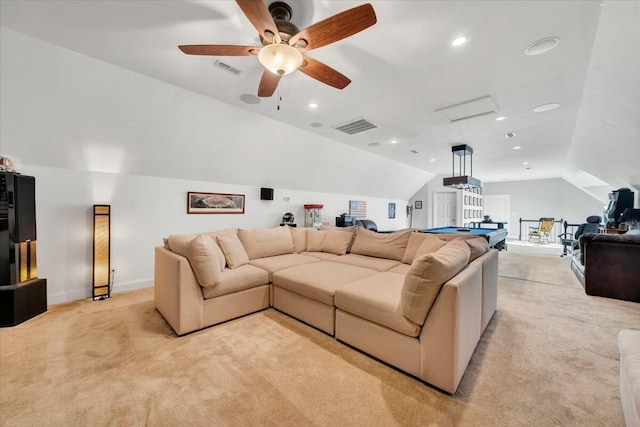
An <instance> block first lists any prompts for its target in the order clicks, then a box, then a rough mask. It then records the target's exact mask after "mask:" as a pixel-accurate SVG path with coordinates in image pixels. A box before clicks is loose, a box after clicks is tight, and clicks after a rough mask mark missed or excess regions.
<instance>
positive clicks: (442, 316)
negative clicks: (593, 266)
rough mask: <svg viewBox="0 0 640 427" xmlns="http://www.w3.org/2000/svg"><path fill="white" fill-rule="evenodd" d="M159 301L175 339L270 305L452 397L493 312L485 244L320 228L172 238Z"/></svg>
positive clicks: (158, 281) (491, 253)
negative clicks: (173, 331)
mask: <svg viewBox="0 0 640 427" xmlns="http://www.w3.org/2000/svg"><path fill="white" fill-rule="evenodd" d="M154 279H155V280H154V281H155V284H154V289H155V291H154V293H155V305H156V307H157V309H158V311H159V312H160V313H161V314H162V315H163V316H164V318H165V319H166V320H167V322H168V323H169V324H170V325H171V327H172V328H173V329H174V330H175V332H176V333H177V334H178V335H183V334H186V333H189V332H193V331H196V330H199V329H202V328H204V327H207V326H211V325H215V324H217V323H221V322H224V321H227V320H230V319H233V318H236V317H239V316H243V315H246V314H249V313H253V312H256V311H259V310H262V309H266V308H269V307H273V308H275V309H277V310H279V311H281V312H284V313H286V314H288V315H290V316H292V317H294V318H297V319H299V320H301V321H303V322H305V323H307V324H309V325H312V326H314V327H316V328H318V329H320V330H322V331H324V332H326V333H327V334H329V335H332V336H335V338H337V339H338V340H340V341H342V342H344V343H346V344H348V345H350V346H353V347H355V348H358V349H360V350H362V351H364V352H366V353H368V354H370V355H372V356H374V357H376V358H378V359H380V360H382V361H384V362H387V363H389V364H390V365H393V366H395V367H397V368H399V369H401V370H403V371H405V372H407V373H409V374H411V375H413V376H415V377H417V378H419V379H421V380H423V381H425V382H427V383H429V384H432V385H434V386H436V387H438V388H440V389H442V390H445V391H447V392H449V393H455V391H456V389H457V387H458V384H459V383H460V380H461V379H462V375H463V374H464V371H465V369H466V367H467V365H468V363H469V360H470V359H471V356H472V354H473V352H474V349H475V347H476V345H477V343H478V341H479V339H480V336H481V335H482V333H483V332H484V330H485V328H486V327H487V324H488V323H489V321H490V320H491V317H492V316H493V313H494V312H495V310H496V303H497V281H498V252H497V251H496V250H494V249H489V247H488V244H487V242H486V241H485V240H484V239H483V238H477V237H474V236H459V235H442V234H441V235H433V234H423V233H418V232H416V231H414V230H402V231H398V232H394V233H375V232H373V231H369V230H366V229H356V228H335V227H321V229H320V230H317V229H314V228H289V227H276V228H268V229H236V228H231V229H226V230H221V231H217V232H211V233H202V234H192V235H173V236H169V237H168V238H166V239H165V245H164V246H162V247H157V248H156V249H155V278H154Z"/></svg>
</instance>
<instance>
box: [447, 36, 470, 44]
mask: <svg viewBox="0 0 640 427" xmlns="http://www.w3.org/2000/svg"><path fill="white" fill-rule="evenodd" d="M466 42H467V38H466V37H458V38H457V39H455V40H454V41H452V42H451V44H452V45H453V46H462V45H463V44H465V43H466Z"/></svg>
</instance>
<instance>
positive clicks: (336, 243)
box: [320, 229, 354, 255]
mask: <svg viewBox="0 0 640 427" xmlns="http://www.w3.org/2000/svg"><path fill="white" fill-rule="evenodd" d="M353 236H354V233H353V232H351V231H340V230H335V229H333V230H327V235H326V236H325V238H324V240H323V241H322V245H321V247H320V249H321V250H322V252H329V253H331V254H336V255H344V254H346V253H347V250H348V249H349V247H350V246H351V242H352V241H353Z"/></svg>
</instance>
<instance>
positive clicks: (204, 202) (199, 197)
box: [187, 192, 244, 214]
mask: <svg viewBox="0 0 640 427" xmlns="http://www.w3.org/2000/svg"><path fill="white" fill-rule="evenodd" d="M187 213H188V214H219V213H223V214H243V213H244V194H224V193H194V192H188V193H187Z"/></svg>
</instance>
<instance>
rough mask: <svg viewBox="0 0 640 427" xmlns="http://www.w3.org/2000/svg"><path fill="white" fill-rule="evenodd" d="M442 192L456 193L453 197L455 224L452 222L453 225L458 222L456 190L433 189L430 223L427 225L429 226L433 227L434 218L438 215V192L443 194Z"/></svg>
mask: <svg viewBox="0 0 640 427" xmlns="http://www.w3.org/2000/svg"><path fill="white" fill-rule="evenodd" d="M444 193H453V194H455V195H456V197H454V200H455V202H456V203H455V207H454V209H455V212H456V224H454V226H457V223H458V194H457V193H458V192H457V190H439V191H434V192H433V203H432V204H431V206H432V211H431V224H430V226H429V228H434V227H435V226H436V225H435V224H436V218H437V217H438V194H444Z"/></svg>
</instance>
